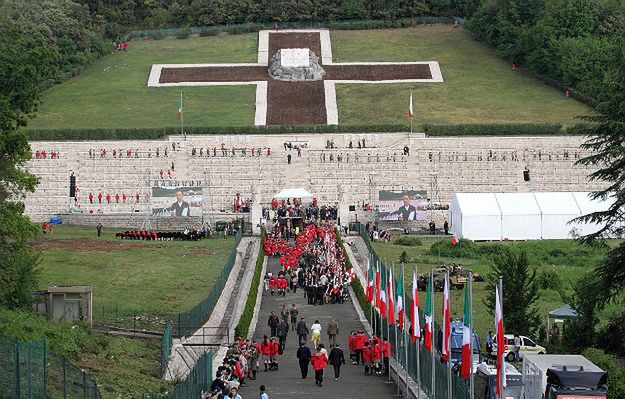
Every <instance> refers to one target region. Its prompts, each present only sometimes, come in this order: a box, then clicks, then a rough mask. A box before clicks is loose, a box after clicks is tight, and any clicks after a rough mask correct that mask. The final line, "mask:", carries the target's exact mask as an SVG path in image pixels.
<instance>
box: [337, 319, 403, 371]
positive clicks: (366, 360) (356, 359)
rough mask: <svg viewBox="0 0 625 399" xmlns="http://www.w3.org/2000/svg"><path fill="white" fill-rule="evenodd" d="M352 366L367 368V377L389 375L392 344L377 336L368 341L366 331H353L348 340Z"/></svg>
mask: <svg viewBox="0 0 625 399" xmlns="http://www.w3.org/2000/svg"><path fill="white" fill-rule="evenodd" d="M348 342H349V353H350V357H351V358H352V364H355V365H358V364H360V363H361V361H362V363H363V364H364V366H365V375H382V374H388V368H389V360H388V359H389V357H390V355H391V353H392V349H393V348H392V345H391V343H390V342H388V341H385V340H383V339H382V338H378V337H376V336H375V335H374V336H373V337H371V339H367V336H366V335H365V333H364V331H362V330H359V331H352V332H351V333H350V335H349V338H348Z"/></svg>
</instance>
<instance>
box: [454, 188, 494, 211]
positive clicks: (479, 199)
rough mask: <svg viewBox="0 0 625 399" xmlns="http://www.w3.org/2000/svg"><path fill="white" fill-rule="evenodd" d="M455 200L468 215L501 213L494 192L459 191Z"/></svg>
mask: <svg viewBox="0 0 625 399" xmlns="http://www.w3.org/2000/svg"><path fill="white" fill-rule="evenodd" d="M454 200H455V201H456V202H457V203H458V205H459V206H460V208H461V209H462V214H463V215H467V216H480V215H484V216H490V215H500V214H501V210H500V209H499V205H498V204H497V198H496V197H495V194H493V193H457V194H454Z"/></svg>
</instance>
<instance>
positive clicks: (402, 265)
mask: <svg viewBox="0 0 625 399" xmlns="http://www.w3.org/2000/svg"><path fill="white" fill-rule="evenodd" d="M405 271H406V267H405V265H404V264H403V263H402V264H401V283H402V284H403V285H404V286H403V287H401V289H402V291H401V306H402V309H401V311H402V313H403V314H402V318H403V320H404V323H403V327H404V331H403V334H402V335H403V337H404V350H405V352H406V399H407V398H408V335H407V334H406V331H408V329H407V328H406V321H407V320H408V318H407V317H406V292H405V289H404V287H405V286H406V284H405V283H404V281H406V280H405V279H406V275H405ZM395 335H397V334H395ZM417 370H418V368H417ZM418 392H419V391H417V398H418V395H419V393H418Z"/></svg>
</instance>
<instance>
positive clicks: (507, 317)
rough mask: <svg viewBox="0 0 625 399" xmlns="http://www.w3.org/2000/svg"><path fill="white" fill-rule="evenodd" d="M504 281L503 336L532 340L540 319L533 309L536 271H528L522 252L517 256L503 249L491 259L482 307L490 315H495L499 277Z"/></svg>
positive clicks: (525, 258) (536, 294) (536, 292)
mask: <svg viewBox="0 0 625 399" xmlns="http://www.w3.org/2000/svg"><path fill="white" fill-rule="evenodd" d="M500 276H501V277H502V280H503V312H504V322H505V328H506V332H508V333H510V334H522V335H528V336H533V335H534V333H535V332H536V330H537V329H538V327H539V326H540V316H539V315H538V310H537V309H536V308H535V306H534V302H536V300H537V299H538V283H537V281H536V270H535V269H531V268H530V266H529V262H528V260H527V253H525V251H523V252H521V253H519V254H518V255H517V254H515V253H514V252H512V251H510V250H509V249H506V251H504V253H503V254H501V255H500V256H498V257H496V258H495V259H494V264H493V266H492V270H491V271H490V272H489V273H488V274H487V277H486V281H487V284H488V292H489V295H488V296H487V297H486V298H485V299H484V304H485V305H486V307H487V308H488V309H489V311H490V313H491V314H493V316H494V312H495V287H496V285H497V284H498V283H499V277H500Z"/></svg>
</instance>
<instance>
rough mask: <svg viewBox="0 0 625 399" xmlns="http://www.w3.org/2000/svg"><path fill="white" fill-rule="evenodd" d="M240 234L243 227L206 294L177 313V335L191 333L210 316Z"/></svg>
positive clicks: (234, 255) (232, 262) (232, 258)
mask: <svg viewBox="0 0 625 399" xmlns="http://www.w3.org/2000/svg"><path fill="white" fill-rule="evenodd" d="M242 236H243V229H239V230H238V231H237V233H236V235H235V237H234V244H233V247H232V251H230V257H229V258H228V260H227V261H226V264H225V265H224V267H223V269H222V270H221V274H220V275H219V277H218V278H217V281H216V282H215V286H214V287H213V289H212V290H211V292H210V293H209V294H208V296H207V297H206V298H205V299H204V300H203V301H202V302H200V303H198V304H197V305H195V307H194V308H193V309H191V310H189V311H188V312H181V313H178V317H177V320H178V336H179V337H183V336H186V335H190V334H192V333H193V332H194V331H195V330H197V329H198V328H200V327H202V325H203V324H204V323H205V322H206V321H207V320H208V318H209V317H210V315H211V313H212V311H213V307H215V304H216V303H217V300H218V299H219V296H220V295H221V291H222V290H223V288H224V285H226V281H227V280H228V276H230V271H232V267H233V266H234V261H235V259H236V257H237V246H238V245H239V243H240V242H241V237H242Z"/></svg>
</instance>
